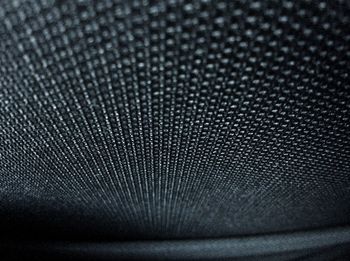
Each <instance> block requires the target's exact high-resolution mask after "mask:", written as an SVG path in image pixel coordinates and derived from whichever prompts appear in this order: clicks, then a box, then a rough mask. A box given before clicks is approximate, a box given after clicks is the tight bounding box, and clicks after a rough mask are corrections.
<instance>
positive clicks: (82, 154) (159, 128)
mask: <svg viewBox="0 0 350 261" xmlns="http://www.w3.org/2000/svg"><path fill="white" fill-rule="evenodd" d="M349 72H350V2H349V1H347V0H344V1H329V2H323V1H227V2H224V1H208V0H203V1H175V0H167V1H148V0H144V1H114V0H109V1H107V0H106V1H51V0H40V1H38V0H30V1H24V0H23V1H22V0H19V1H12V0H2V1H1V2H0V221H1V226H2V227H3V228H8V229H12V228H13V227H14V226H17V228H18V227H20V228H21V229H22V230H23V231H29V230H30V229H33V230H34V231H35V229H36V228H38V227H42V228H43V227H44V228H45V229H46V231H44V232H43V233H45V232H49V233H51V234H50V236H53V235H55V234H59V235H65V236H67V235H70V236H84V237H85V238H86V237H100V238H113V239H125V238H138V239H145V238H198V237H224V236H233V235H245V234H257V233H270V232H276V231H290V230H301V229H312V228H319V227H327V226H336V225H342V224H348V223H349V222H350V135H349V134H350V120H349V117H350V84H349V82H350V81H349ZM37 233H39V232H37Z"/></svg>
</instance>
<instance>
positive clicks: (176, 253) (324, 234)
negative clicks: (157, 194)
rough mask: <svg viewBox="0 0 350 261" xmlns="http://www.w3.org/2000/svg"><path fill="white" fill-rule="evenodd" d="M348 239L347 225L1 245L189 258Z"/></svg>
mask: <svg viewBox="0 0 350 261" xmlns="http://www.w3.org/2000/svg"><path fill="white" fill-rule="evenodd" d="M346 243H350V226H344V227H337V228H329V229H323V230H314V231H306V232H293V233H283V234H270V235H259V236H244V237H232V238H224V239H198V240H165V241H131V242H28V241H26V242H23V241H21V242H15V241H12V242H10V241H9V242H6V243H3V244H2V245H3V247H4V248H5V249H6V250H8V251H12V254H13V253H15V251H16V250H18V249H20V251H21V253H25V252H27V253H36V254H38V253H42V254H46V255H47V254H52V255H55V256H69V257H76V258H84V257H88V258H94V259H103V260H105V259H109V258H118V259H160V258H166V259H167V260H186V259H187V260H192V259H208V258H209V259H210V258H215V259H217V258H234V257H245V256H252V255H253V256H256V255H270V254H279V253H285V252H291V251H300V250H306V249H318V248H325V247H329V246H334V245H341V244H346Z"/></svg>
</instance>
